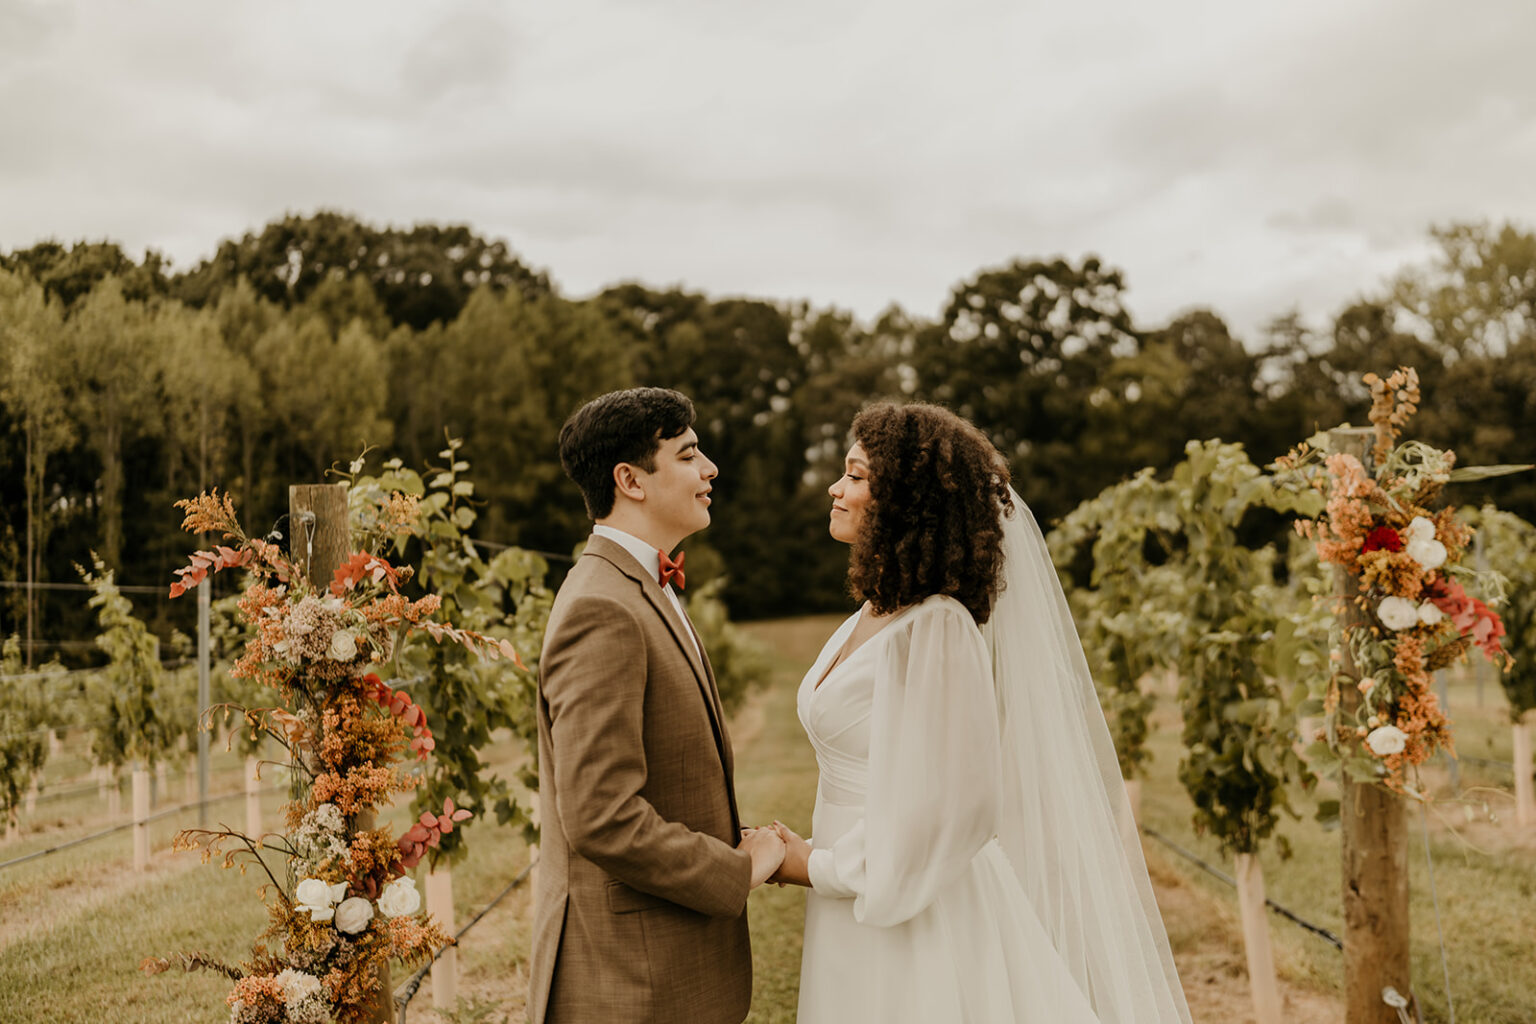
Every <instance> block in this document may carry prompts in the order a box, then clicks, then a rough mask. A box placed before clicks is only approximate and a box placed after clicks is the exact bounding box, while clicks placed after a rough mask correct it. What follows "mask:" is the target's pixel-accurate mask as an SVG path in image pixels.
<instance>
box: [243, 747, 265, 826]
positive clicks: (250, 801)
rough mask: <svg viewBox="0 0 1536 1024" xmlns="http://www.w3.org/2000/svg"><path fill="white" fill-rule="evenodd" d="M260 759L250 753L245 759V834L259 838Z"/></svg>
mask: <svg viewBox="0 0 1536 1024" xmlns="http://www.w3.org/2000/svg"><path fill="white" fill-rule="evenodd" d="M260 773H261V760H260V759H259V758H258V757H256V755H255V754H252V755H251V756H250V757H247V758H246V759H245V834H246V835H248V836H250V837H251V838H252V839H260V838H261V775H260Z"/></svg>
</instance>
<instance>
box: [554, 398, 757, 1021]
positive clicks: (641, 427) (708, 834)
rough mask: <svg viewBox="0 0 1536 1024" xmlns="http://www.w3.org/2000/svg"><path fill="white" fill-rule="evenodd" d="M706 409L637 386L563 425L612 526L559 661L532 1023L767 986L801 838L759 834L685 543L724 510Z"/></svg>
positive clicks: (676, 1009)
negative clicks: (757, 966) (744, 814)
mask: <svg viewBox="0 0 1536 1024" xmlns="http://www.w3.org/2000/svg"><path fill="white" fill-rule="evenodd" d="M693 421H694V411H693V403H692V402H690V401H689V400H688V398H687V397H685V396H684V395H681V394H679V393H678V392H676V391H669V390H667V389H664V388H632V389H630V390H628V391H616V392H613V393H611V394H607V395H603V396H602V397H600V398H596V399H593V400H592V401H591V402H588V403H587V404H586V405H584V406H582V407H581V408H580V409H578V410H577V411H576V412H575V414H573V415H572V416H571V418H570V419H569V420H567V421H566V424H565V426H564V427H563V428H561V431H560V461H561V463H562V464H563V465H564V466H565V471H566V473H567V474H569V475H570V477H571V479H573V480H575V481H576V484H577V486H578V487H580V488H581V492H582V496H583V497H584V498H585V500H586V504H587V512H588V514H590V515H591V516H592V518H593V519H594V520H595V521H596V524H597V525H596V526H595V527H594V528H593V531H592V537H591V539H590V541H589V542H588V543H587V547H586V550H585V551H584V552H583V554H582V556H581V558H580V559H578V560H577V563H576V566H575V567H574V568H573V569H572V570H571V573H570V575H569V576H568V577H567V578H566V580H565V583H564V585H563V586H561V588H560V593H559V595H558V596H557V597H556V598H555V604H554V608H553V609H552V610H551V611H550V615H549V624H548V626H547V628H546V630H545V634H544V650H543V654H542V655H541V658H540V665H539V669H540V680H539V702H538V726H539V812H540V828H541V834H540V842H541V849H540V855H539V870H538V885H537V888H536V892H535V897H534V924H533V949H532V954H531V960H532V963H531V968H530V977H529V983H528V1019H529V1020H530V1021H531V1022H532V1024H546V1022H547V1024H587V1022H594V1024H595V1022H602V1024H610V1022H612V1024H623V1022H635V1024H640V1022H650V1021H656V1022H673V1021H676V1022H683V1021H687V1022H690V1024H693V1022H698V1024H738V1022H740V1021H741V1020H743V1019H744V1018H745V1017H746V1015H747V1009H748V1005H749V1004H750V1002H751V999H752V954H751V948H750V944H749V940H748V937H747V913H746V906H747V894H748V892H749V891H750V890H751V889H752V888H754V887H755V886H757V885H760V884H761V883H762V882H763V881H764V880H765V879H767V878H768V876H769V875H770V874H772V873H773V872H774V871H775V870H777V868H778V866H779V863H780V862H781V861H782V859H783V856H784V846H783V843H782V841H781V840H780V839H779V837H778V836H777V835H776V834H775V833H774V832H773V831H772V830H770V829H763V830H761V831H753V832H750V833H748V834H747V836H746V838H745V839H741V836H742V829H741V820H740V816H739V815H738V813H737V810H736V792H735V787H734V785H733V782H732V778H731V772H732V758H731V743H730V738H729V737H728V736H727V735H726V731H725V716H724V714H723V713H722V711H721V708H720V695H719V691H718V690H717V689H716V686H715V678H714V673H713V671H712V670H711V668H710V665H709V658H708V656H707V655H706V654H705V652H704V649H703V646H702V645H701V644H700V643H699V639H698V636H697V634H695V633H694V631H693V627H692V625H691V624H690V623H689V621H688V616H687V615H686V614H685V612H684V611H683V606H682V603H681V602H680V601H679V600H678V594H677V591H678V590H680V589H681V588H682V587H683V585H684V578H683V573H682V571H681V568H682V565H681V563H682V561H683V558H682V556H681V555H679V556H678V559H677V563H676V564H675V565H674V563H673V562H672V561H671V559H670V558H669V557H668V554H669V553H670V552H671V551H672V549H673V548H675V547H676V546H677V545H678V544H679V543H681V542H682V540H683V538H685V537H687V536H688V535H690V534H692V533H696V532H697V531H699V530H702V529H703V528H704V527H706V526H708V525H709V504H710V498H709V492H710V481H711V480H713V479H714V478H715V475H716V468H715V465H714V463H712V462H710V461H709V459H707V458H705V457H704V453H703V452H701V451H700V450H699V440H698V435H697V434H696V433H694V431H693ZM738 840H740V843H739V845H738Z"/></svg>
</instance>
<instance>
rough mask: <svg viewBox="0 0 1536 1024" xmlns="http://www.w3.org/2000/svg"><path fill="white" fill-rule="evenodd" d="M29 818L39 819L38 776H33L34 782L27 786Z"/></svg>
mask: <svg viewBox="0 0 1536 1024" xmlns="http://www.w3.org/2000/svg"><path fill="white" fill-rule="evenodd" d="M26 807H27V817H29V818H35V817H37V776H36V775H34V776H32V782H31V783H30V784H29V785H28V786H27V803H26Z"/></svg>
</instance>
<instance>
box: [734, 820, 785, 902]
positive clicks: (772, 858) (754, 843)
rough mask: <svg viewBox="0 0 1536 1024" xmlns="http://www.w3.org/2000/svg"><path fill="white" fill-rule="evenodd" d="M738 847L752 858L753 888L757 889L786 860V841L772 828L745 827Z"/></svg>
mask: <svg viewBox="0 0 1536 1024" xmlns="http://www.w3.org/2000/svg"><path fill="white" fill-rule="evenodd" d="M741 835H742V839H741V843H740V844H739V845H738V847H737V848H738V849H741V850H745V851H746V852H747V854H748V855H749V856H750V857H751V858H752V888H754V889H756V888H757V887H758V886H760V885H762V884H763V883H764V882H766V881H768V879H769V878H770V877H771V876H772V875H773V873H774V872H775V871H777V870H778V868H779V864H780V863H781V862H782V861H783V860H784V841H783V840H782V839H781V838H780V837H779V835H778V833H777V832H776V831H775V830H774V829H771V828H744V829H742V830H741Z"/></svg>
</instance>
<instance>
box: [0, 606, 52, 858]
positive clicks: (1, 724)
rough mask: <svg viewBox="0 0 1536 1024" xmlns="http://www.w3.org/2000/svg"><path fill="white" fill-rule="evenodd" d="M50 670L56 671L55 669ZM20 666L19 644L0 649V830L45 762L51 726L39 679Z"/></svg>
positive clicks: (7, 643)
mask: <svg viewBox="0 0 1536 1024" xmlns="http://www.w3.org/2000/svg"><path fill="white" fill-rule="evenodd" d="M53 671H55V672H56V671H59V669H58V666H57V665H55V666H54V667H53ZM45 674H48V673H45V672H33V671H30V670H28V669H27V667H26V666H25V665H24V664H23V663H22V658H21V641H20V640H18V639H17V638H16V636H15V635H12V636H10V637H7V638H6V641H5V645H4V647H3V648H0V829H3V828H4V827H5V826H6V824H8V823H9V822H10V821H11V820H12V819H13V818H14V817H15V815H16V809H17V807H19V806H20V805H21V799H22V796H23V794H25V793H26V791H27V788H28V787H29V786H31V785H32V780H33V779H35V778H37V776H38V775H39V774H41V773H42V770H43V764H44V763H45V762H46V761H47V760H48V742H47V729H48V727H49V726H51V725H52V724H53V721H52V717H51V714H50V712H51V710H52V709H51V708H50V707H49V706H48V703H47V701H46V699H45V698H44V696H43V695H44V693H45V692H46V691H45V688H44V687H43V686H42V685H41V682H42V681H41V680H40V679H39V678H38V677H39V676H42V675H45Z"/></svg>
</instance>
